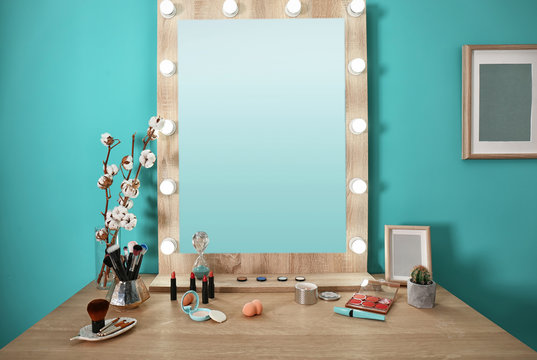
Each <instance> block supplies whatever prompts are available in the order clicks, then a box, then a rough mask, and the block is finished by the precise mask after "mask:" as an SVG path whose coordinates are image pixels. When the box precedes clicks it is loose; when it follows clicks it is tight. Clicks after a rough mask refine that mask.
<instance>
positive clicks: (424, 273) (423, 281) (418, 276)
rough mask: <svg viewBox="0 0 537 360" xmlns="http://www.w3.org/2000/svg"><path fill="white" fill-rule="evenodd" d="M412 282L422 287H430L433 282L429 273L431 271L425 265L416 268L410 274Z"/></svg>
mask: <svg viewBox="0 0 537 360" xmlns="http://www.w3.org/2000/svg"><path fill="white" fill-rule="evenodd" d="M410 281H412V282H413V283H415V284H420V285H429V284H432V282H433V281H432V280H431V273H430V272H429V269H427V268H426V267H425V266H423V265H416V266H414V268H413V269H412V272H411V273H410Z"/></svg>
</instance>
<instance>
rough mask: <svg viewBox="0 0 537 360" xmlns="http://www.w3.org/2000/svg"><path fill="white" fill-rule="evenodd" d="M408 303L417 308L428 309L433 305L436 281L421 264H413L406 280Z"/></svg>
mask: <svg viewBox="0 0 537 360" xmlns="http://www.w3.org/2000/svg"><path fill="white" fill-rule="evenodd" d="M407 297H408V305H412V306H414V307H416V308H418V309H430V308H432V307H433V306H434V300H435V297H436V283H435V282H434V281H433V280H432V279H431V273H430V272H429V270H428V269H427V268H426V267H425V266H422V265H418V266H415V267H414V269H412V273H411V274H410V279H408V281H407Z"/></svg>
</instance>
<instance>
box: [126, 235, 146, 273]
mask: <svg viewBox="0 0 537 360" xmlns="http://www.w3.org/2000/svg"><path fill="white" fill-rule="evenodd" d="M142 250H143V247H141V246H140V245H138V244H136V245H134V248H133V250H132V253H133V254H134V257H133V260H132V261H131V266H130V267H129V270H128V272H127V278H128V279H129V280H135V279H134V278H133V276H134V270H135V268H136V264H137V263H138V259H139V257H140V252H141V251H142Z"/></svg>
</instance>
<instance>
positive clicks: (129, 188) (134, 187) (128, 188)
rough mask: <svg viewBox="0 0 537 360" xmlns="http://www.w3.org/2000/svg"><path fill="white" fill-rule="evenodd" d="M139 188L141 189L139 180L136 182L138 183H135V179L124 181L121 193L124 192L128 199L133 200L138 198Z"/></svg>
mask: <svg viewBox="0 0 537 360" xmlns="http://www.w3.org/2000/svg"><path fill="white" fill-rule="evenodd" d="M139 187H140V181H139V180H136V181H134V179H130V180H123V182H122V183H121V191H122V192H123V194H124V195H125V196H126V197H129V198H133V199H134V198H137V197H138V194H139V191H138V188H139Z"/></svg>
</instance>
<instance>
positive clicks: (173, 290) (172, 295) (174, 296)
mask: <svg viewBox="0 0 537 360" xmlns="http://www.w3.org/2000/svg"><path fill="white" fill-rule="evenodd" d="M170 300H177V280H176V279H175V271H174V272H172V278H171V279H170Z"/></svg>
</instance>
